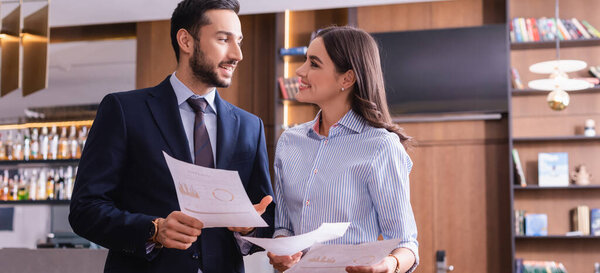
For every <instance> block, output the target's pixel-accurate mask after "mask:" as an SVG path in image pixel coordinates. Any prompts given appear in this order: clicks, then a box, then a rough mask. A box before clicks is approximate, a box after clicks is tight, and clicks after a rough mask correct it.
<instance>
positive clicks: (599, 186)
mask: <svg viewBox="0 0 600 273" xmlns="http://www.w3.org/2000/svg"><path fill="white" fill-rule="evenodd" d="M514 189H515V190H525V191H527V190H592V189H600V185H587V186H576V185H575V186H567V187H540V186H538V185H531V186H525V187H522V186H515V187H514Z"/></svg>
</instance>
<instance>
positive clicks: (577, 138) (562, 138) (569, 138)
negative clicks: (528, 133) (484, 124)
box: [513, 136, 600, 143]
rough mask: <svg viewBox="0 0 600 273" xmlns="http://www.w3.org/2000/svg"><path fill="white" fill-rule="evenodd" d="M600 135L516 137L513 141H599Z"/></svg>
mask: <svg viewBox="0 0 600 273" xmlns="http://www.w3.org/2000/svg"><path fill="white" fill-rule="evenodd" d="M599 140H600V136H593V137H588V136H556V137H515V138H513V142H515V143H528V142H565V141H573V142H577V141H599Z"/></svg>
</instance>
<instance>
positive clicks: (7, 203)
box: [0, 200, 71, 205]
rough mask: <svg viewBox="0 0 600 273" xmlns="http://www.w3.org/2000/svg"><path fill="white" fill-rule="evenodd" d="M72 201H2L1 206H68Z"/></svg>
mask: <svg viewBox="0 0 600 273" xmlns="http://www.w3.org/2000/svg"><path fill="white" fill-rule="evenodd" d="M70 202H71V201H70V200H21V201H0V205H68V204H69V203H70Z"/></svg>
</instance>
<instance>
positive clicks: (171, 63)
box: [135, 20, 177, 88]
mask: <svg viewBox="0 0 600 273" xmlns="http://www.w3.org/2000/svg"><path fill="white" fill-rule="evenodd" d="M170 29H171V24H170V21H169V20H165V21H152V22H141V23H138V24H137V64H136V80H135V86H136V88H146V87H151V86H155V85H157V84H159V83H160V82H162V81H163V80H164V79H165V78H166V77H167V76H168V75H169V74H171V73H173V71H175V67H176V66H177V60H176V59H175V53H174V51H173V47H172V46H171V36H170Z"/></svg>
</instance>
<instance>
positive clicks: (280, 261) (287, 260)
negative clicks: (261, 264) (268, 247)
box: [267, 251, 302, 272]
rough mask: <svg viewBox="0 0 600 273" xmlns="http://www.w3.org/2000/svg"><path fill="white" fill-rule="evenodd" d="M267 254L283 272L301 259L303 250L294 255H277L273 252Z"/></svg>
mask: <svg viewBox="0 0 600 273" xmlns="http://www.w3.org/2000/svg"><path fill="white" fill-rule="evenodd" d="M267 256H268V257H269V263H270V264H272V265H273V268H275V269H277V270H279V272H283V271H286V270H288V269H290V267H292V266H294V265H295V264H296V263H298V262H299V261H300V258H302V251H300V252H298V253H296V254H294V255H292V256H277V255H275V254H273V253H271V252H267Z"/></svg>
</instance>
